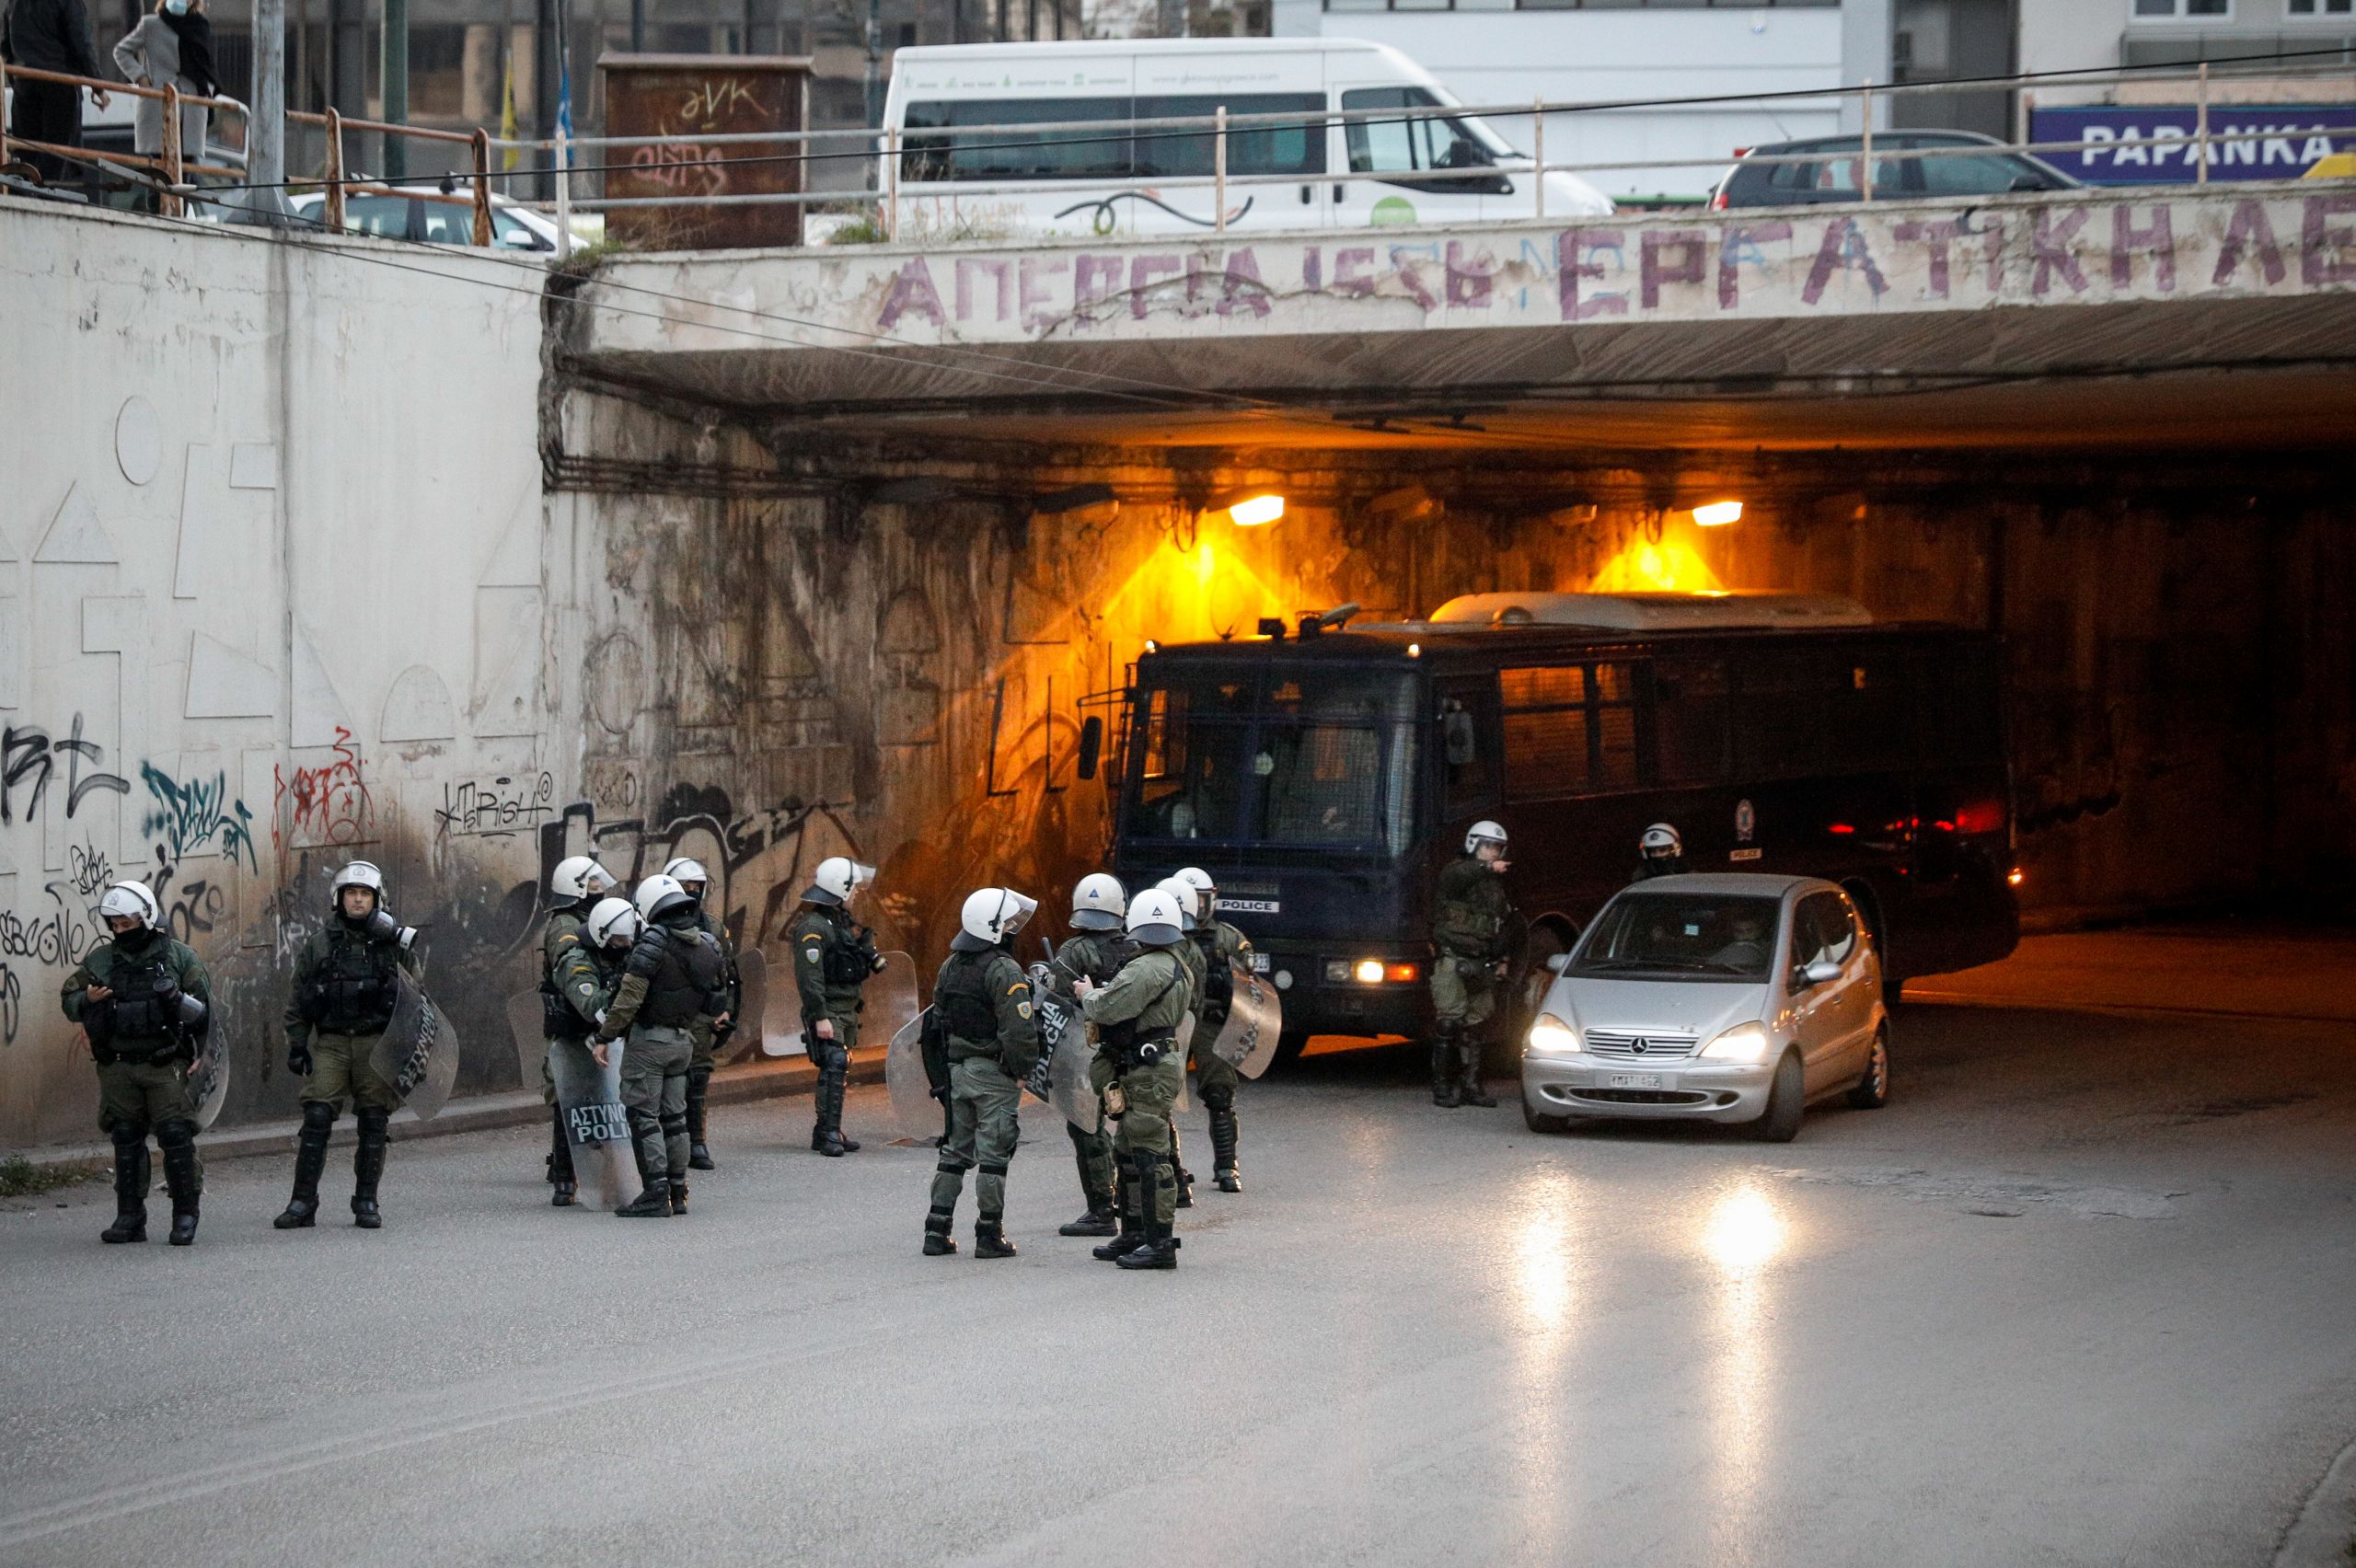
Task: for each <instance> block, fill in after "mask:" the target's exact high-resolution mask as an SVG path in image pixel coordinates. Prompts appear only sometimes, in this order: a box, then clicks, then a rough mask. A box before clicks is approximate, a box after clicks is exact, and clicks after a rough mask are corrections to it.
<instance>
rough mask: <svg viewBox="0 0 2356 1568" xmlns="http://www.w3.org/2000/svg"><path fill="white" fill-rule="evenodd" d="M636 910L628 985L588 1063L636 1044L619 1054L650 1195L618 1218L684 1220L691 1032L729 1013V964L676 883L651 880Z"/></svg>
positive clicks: (625, 1105) (641, 888)
mask: <svg viewBox="0 0 2356 1568" xmlns="http://www.w3.org/2000/svg"><path fill="white" fill-rule="evenodd" d="M631 902H632V904H633V905H634V906H635V908H636V910H637V913H638V917H639V919H640V921H641V923H642V928H641V930H640V931H639V933H638V940H636V941H634V942H632V943H631V944H630V949H629V958H628V959H626V960H625V961H624V962H623V964H622V981H621V984H620V985H619V986H617V987H616V988H615V990H614V998H613V1000H612V1001H610V1002H608V1003H607V1004H606V1016H605V1018H604V1020H602V1021H601V1022H599V1024H598V1025H597V1033H596V1036H595V1043H594V1044H592V1045H591V1047H590V1055H593V1056H595V1058H596V1061H597V1065H598V1066H601V1067H602V1066H606V1063H607V1061H608V1060H609V1059H610V1053H611V1051H612V1048H613V1043H614V1042H615V1041H617V1040H620V1039H622V1038H623V1037H624V1036H625V1035H627V1036H628V1037H629V1038H628V1043H626V1044H625V1045H624V1046H623V1048H622V1110H623V1112H624V1113H626V1114H627V1115H628V1116H629V1130H630V1137H631V1142H632V1143H633V1145H634V1146H635V1147H636V1150H637V1156H638V1174H639V1180H640V1181H641V1182H644V1183H645V1190H644V1191H642V1192H641V1193H639V1195H638V1197H637V1198H636V1200H635V1201H633V1202H631V1203H628V1204H625V1205H622V1206H621V1207H620V1208H618V1209H616V1210H615V1211H614V1212H615V1213H616V1214H618V1215H620V1216H623V1217H625V1218H629V1219H652V1218H654V1217H656V1216H662V1215H683V1214H685V1213H687V1073H688V1066H689V1063H690V1061H691V1059H692V1058H693V1056H694V1054H695V1033H694V1031H695V1027H696V1025H697V1023H698V1022H699V1021H701V1022H704V1023H710V1021H711V1020H714V1019H715V1018H717V1017H718V1016H719V1015H720V1012H721V1009H722V1008H724V1007H725V1006H726V1005H727V992H726V980H727V968H728V961H727V959H726V958H725V957H723V956H722V953H721V951H720V942H719V940H718V939H716V938H714V937H713V936H712V935H711V934H710V932H709V931H707V930H705V929H704V928H703V922H702V921H701V920H700V919H699V918H698V916H699V914H700V913H701V911H700V910H699V907H698V905H697V904H696V901H695V899H694V898H693V897H691V896H690V895H689V894H688V893H687V889H686V888H684V887H682V886H680V885H679V882H678V879H677V878H676V877H667V876H652V877H649V878H647V879H646V880H645V881H644V882H641V883H639V884H638V892H637V894H636V896H635V897H634V898H633V899H632V900H631Z"/></svg>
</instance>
